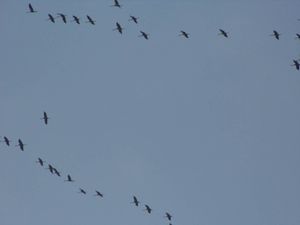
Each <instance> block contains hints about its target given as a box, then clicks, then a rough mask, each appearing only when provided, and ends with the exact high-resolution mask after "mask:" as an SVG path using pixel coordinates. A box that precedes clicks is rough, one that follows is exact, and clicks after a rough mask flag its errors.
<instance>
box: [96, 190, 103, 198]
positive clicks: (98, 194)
mask: <svg viewBox="0 0 300 225" xmlns="http://www.w3.org/2000/svg"><path fill="white" fill-rule="evenodd" d="M95 196H99V197H101V198H103V194H102V193H101V192H99V191H96V194H95Z"/></svg>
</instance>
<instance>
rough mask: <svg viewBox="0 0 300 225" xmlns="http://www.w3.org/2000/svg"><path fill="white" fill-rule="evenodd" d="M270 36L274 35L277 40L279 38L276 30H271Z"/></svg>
mask: <svg viewBox="0 0 300 225" xmlns="http://www.w3.org/2000/svg"><path fill="white" fill-rule="evenodd" d="M272 36H274V37H275V38H276V39H277V40H279V36H280V34H279V33H278V32H277V31H276V30H273V34H272Z"/></svg>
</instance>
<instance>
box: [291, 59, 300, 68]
mask: <svg viewBox="0 0 300 225" xmlns="http://www.w3.org/2000/svg"><path fill="white" fill-rule="evenodd" d="M293 63H294V64H293V65H291V66H295V67H296V70H299V69H300V64H299V62H298V61H297V60H295V59H294V60H293Z"/></svg>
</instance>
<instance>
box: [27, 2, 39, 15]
mask: <svg viewBox="0 0 300 225" xmlns="http://www.w3.org/2000/svg"><path fill="white" fill-rule="evenodd" d="M28 8H29V13H36V12H37V11H36V10H34V8H33V6H32V5H31V3H29V4H28Z"/></svg>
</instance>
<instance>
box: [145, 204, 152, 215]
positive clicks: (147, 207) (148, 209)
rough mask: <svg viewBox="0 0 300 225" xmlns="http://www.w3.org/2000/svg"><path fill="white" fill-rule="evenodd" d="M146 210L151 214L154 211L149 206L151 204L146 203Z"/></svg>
mask: <svg viewBox="0 0 300 225" xmlns="http://www.w3.org/2000/svg"><path fill="white" fill-rule="evenodd" d="M145 210H146V211H147V212H148V213H149V214H150V213H151V212H152V209H151V208H150V207H149V205H145Z"/></svg>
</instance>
